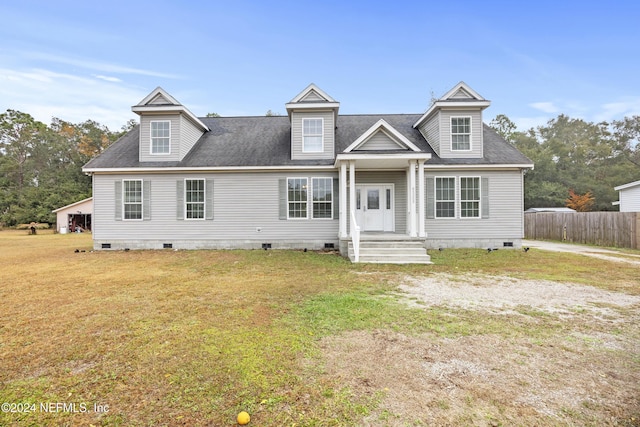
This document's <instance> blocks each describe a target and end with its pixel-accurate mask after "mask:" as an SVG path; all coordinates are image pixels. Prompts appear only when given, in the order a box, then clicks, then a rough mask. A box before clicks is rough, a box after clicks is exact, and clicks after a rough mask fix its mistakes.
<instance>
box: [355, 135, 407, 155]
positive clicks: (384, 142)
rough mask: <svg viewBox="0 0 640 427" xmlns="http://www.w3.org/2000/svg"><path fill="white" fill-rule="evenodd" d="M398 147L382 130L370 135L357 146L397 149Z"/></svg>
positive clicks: (365, 148)
mask: <svg viewBox="0 0 640 427" xmlns="http://www.w3.org/2000/svg"><path fill="white" fill-rule="evenodd" d="M399 148H402V147H400V146H399V145H398V144H396V142H395V141H393V140H392V139H391V138H389V136H388V135H386V134H385V133H384V132H381V131H378V132H376V133H375V134H374V135H372V136H371V138H369V139H368V140H367V141H366V142H365V143H364V144H362V145H361V146H360V147H358V150H364V151H367V150H397V149H399Z"/></svg>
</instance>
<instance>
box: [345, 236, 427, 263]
mask: <svg viewBox="0 0 640 427" xmlns="http://www.w3.org/2000/svg"><path fill="white" fill-rule="evenodd" d="M348 256H349V259H350V260H351V261H352V262H354V259H355V256H354V252H353V243H352V242H349V247H348ZM358 262H361V263H378V264H431V257H430V256H429V255H428V254H427V250H426V249H425V248H424V246H423V243H422V242H420V241H412V240H407V241H399V240H398V241H371V240H368V241H361V242H360V259H359V261H358Z"/></svg>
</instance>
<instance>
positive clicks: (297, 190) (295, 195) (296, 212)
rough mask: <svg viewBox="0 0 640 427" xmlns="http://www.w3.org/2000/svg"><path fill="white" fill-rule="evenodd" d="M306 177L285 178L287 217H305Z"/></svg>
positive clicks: (306, 198)
mask: <svg viewBox="0 0 640 427" xmlns="http://www.w3.org/2000/svg"><path fill="white" fill-rule="evenodd" d="M308 185H309V183H308V179H307V178H288V179H287V208H288V218H307V202H308V195H307V189H308Z"/></svg>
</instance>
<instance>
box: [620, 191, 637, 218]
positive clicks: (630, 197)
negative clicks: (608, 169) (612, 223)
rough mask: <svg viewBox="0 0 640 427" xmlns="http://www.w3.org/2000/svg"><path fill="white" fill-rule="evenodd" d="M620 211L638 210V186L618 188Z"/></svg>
mask: <svg viewBox="0 0 640 427" xmlns="http://www.w3.org/2000/svg"><path fill="white" fill-rule="evenodd" d="M620 212H640V186H636V187H630V188H625V189H622V190H620Z"/></svg>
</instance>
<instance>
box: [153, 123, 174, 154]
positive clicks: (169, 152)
mask: <svg viewBox="0 0 640 427" xmlns="http://www.w3.org/2000/svg"><path fill="white" fill-rule="evenodd" d="M153 123H169V151H167V152H166V153H154V152H153ZM149 153H150V154H151V155H152V156H168V155H170V154H171V120H151V121H150V122H149Z"/></svg>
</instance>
